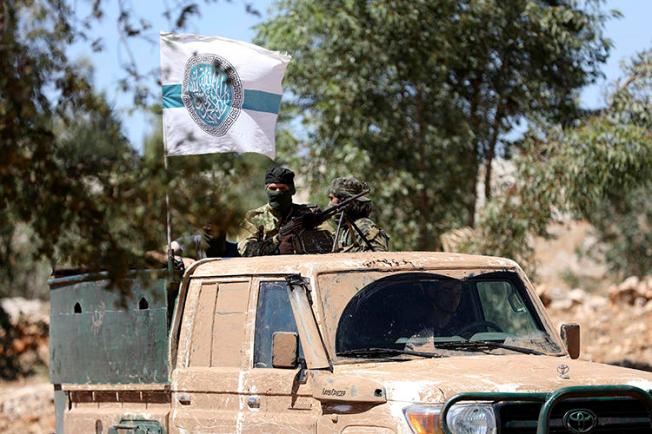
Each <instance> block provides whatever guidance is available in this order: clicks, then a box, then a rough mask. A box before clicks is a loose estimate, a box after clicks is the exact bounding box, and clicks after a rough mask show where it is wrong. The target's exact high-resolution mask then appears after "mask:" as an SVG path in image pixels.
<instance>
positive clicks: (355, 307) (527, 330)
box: [320, 272, 561, 357]
mask: <svg viewBox="0 0 652 434" xmlns="http://www.w3.org/2000/svg"><path fill="white" fill-rule="evenodd" d="M357 274H358V275H357V276H355V277H353V279H352V280H353V281H357V283H358V284H357V285H355V284H354V285H353V288H351V289H348V288H347V286H348V285H346V284H344V282H345V281H346V278H345V277H344V276H340V278H339V285H338V286H337V291H338V292H339V294H338V296H335V292H334V291H335V288H323V286H322V285H323V284H324V283H326V282H325V281H320V287H322V299H323V300H324V304H325V310H326V313H327V316H328V314H329V313H330V315H331V321H328V320H327V323H330V328H331V331H332V332H334V333H333V334H334V342H333V344H334V347H335V352H336V354H337V355H338V356H340V357H350V356H355V357H364V356H365V354H366V350H368V353H369V356H370V357H373V356H374V355H378V354H379V353H382V351H381V350H383V349H384V350H387V352H386V353H387V354H389V353H391V352H392V351H394V353H396V352H397V350H403V351H407V352H420V353H426V354H433V355H437V356H441V355H447V354H448V355H450V354H451V353H454V354H456V355H457V354H471V353H473V352H477V351H485V352H487V351H499V352H507V353H508V352H514V351H515V352H522V353H527V354H542V353H543V354H557V353H560V352H561V350H560V348H559V346H558V345H557V344H556V343H555V342H554V340H553V339H552V338H550V336H549V335H548V333H547V332H546V330H545V328H544V326H543V324H542V322H541V320H540V319H539V317H538V315H537V314H536V311H535V310H534V306H533V305H532V304H531V302H530V299H529V298H528V296H527V293H526V291H525V287H524V285H523V283H522V281H521V280H520V278H519V277H518V275H517V274H516V273H512V272H496V273H486V274H481V275H476V276H473V277H467V278H464V279H458V278H452V277H447V276H445V275H440V274H434V273H427V272H419V273H400V274H393V275H390V276H385V277H383V276H378V273H373V274H376V276H375V277H376V279H373V280H372V281H370V282H369V280H370V279H369V277H371V276H362V275H363V274H366V273H357ZM330 280H332V278H331V279H330ZM331 283H335V282H331ZM351 283H353V282H351ZM356 286H357V288H360V289H357V288H356ZM329 290H330V291H329ZM324 291H326V292H330V293H331V294H330V297H329V299H328V300H326V297H327V295H325V293H324ZM347 292H348V294H347V295H348V297H347V298H346V300H344V297H345V293H347ZM338 299H339V301H338ZM333 309H334V310H335V311H339V312H341V314H337V315H335V312H333ZM329 311H330V312H329ZM335 317H337V319H336V318H335Z"/></svg>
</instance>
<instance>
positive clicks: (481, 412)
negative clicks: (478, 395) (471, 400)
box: [446, 404, 496, 434]
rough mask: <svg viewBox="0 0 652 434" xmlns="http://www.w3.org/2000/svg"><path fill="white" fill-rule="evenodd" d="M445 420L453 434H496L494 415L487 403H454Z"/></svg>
mask: <svg viewBox="0 0 652 434" xmlns="http://www.w3.org/2000/svg"><path fill="white" fill-rule="evenodd" d="M446 422H447V423H448V427H449V428H450V430H451V432H453V433H454V434H496V416H495V415H494V410H493V408H492V407H491V405H488V404H459V405H454V406H452V407H451V409H450V410H449V411H448V414H447V415H446Z"/></svg>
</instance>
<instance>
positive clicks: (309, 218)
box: [278, 190, 369, 237]
mask: <svg viewBox="0 0 652 434" xmlns="http://www.w3.org/2000/svg"><path fill="white" fill-rule="evenodd" d="M366 194H369V190H365V191H362V192H360V193H358V194H356V195H354V196H351V197H349V198H348V199H345V200H343V201H342V202H340V203H338V204H337V205H333V206H330V207H328V208H326V209H325V210H323V211H318V212H314V213H309V214H304V215H302V216H299V217H294V218H293V219H292V220H290V221H289V222H288V223H286V224H285V225H283V226H281V228H280V229H279V232H278V233H279V235H280V236H281V237H286V236H288V235H290V234H296V233H297V232H299V231H301V230H304V229H314V228H316V227H317V226H319V225H320V224H322V223H323V222H325V221H326V220H328V219H329V218H331V217H332V216H334V215H335V214H337V213H338V212H340V211H342V210H343V209H345V208H346V207H348V206H349V204H351V203H352V202H353V201H354V200H356V199H358V198H359V197H362V196H364V195H366Z"/></svg>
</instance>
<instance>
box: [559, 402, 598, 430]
mask: <svg viewBox="0 0 652 434" xmlns="http://www.w3.org/2000/svg"><path fill="white" fill-rule="evenodd" d="M563 423H564V427H565V428H566V429H567V430H568V431H570V432H572V433H578V434H584V433H590V432H591V431H593V428H595V427H596V425H597V424H598V416H596V414H595V413H593V412H592V411H591V410H588V409H586V408H582V409H574V410H570V411H568V412H566V414H565V415H564V419H563Z"/></svg>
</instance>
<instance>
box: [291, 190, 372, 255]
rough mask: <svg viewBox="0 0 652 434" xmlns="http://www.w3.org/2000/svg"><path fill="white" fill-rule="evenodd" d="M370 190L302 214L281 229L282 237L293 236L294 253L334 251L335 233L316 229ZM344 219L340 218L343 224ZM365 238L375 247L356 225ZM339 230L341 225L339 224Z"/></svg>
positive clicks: (370, 247)
mask: <svg viewBox="0 0 652 434" xmlns="http://www.w3.org/2000/svg"><path fill="white" fill-rule="evenodd" d="M368 193H369V190H365V191H363V192H360V193H358V194H356V195H353V196H351V197H349V198H348V199H345V200H343V201H342V202H340V203H338V204H337V205H333V206H331V207H328V208H326V209H325V210H323V211H318V212H311V213H306V214H304V215H302V216H299V217H295V218H293V219H292V220H290V221H289V222H288V223H286V224H285V225H283V226H281V228H280V229H279V235H280V236H281V237H287V236H292V246H293V248H294V253H329V252H332V251H333V247H332V246H333V245H334V240H333V235H332V234H331V233H330V232H329V231H326V230H319V229H315V228H316V227H317V226H319V225H320V224H322V223H323V222H325V221H326V220H328V219H329V218H331V217H332V216H334V215H335V214H337V213H339V212H341V211H343V210H344V209H346V208H347V207H348V206H349V205H350V204H351V203H352V202H353V201H354V200H356V199H358V198H360V197H362V196H364V195H366V194H368ZM341 222H342V219H340V226H341ZM354 229H357V231H358V232H359V234H360V235H361V236H362V238H363V240H364V241H365V242H366V243H367V245H368V247H369V249H370V250H373V247H372V246H371V244H370V243H369V241H368V240H367V239H366V238H364V235H362V232H361V231H360V229H358V228H357V227H355V225H354ZM338 231H339V226H338Z"/></svg>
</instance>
